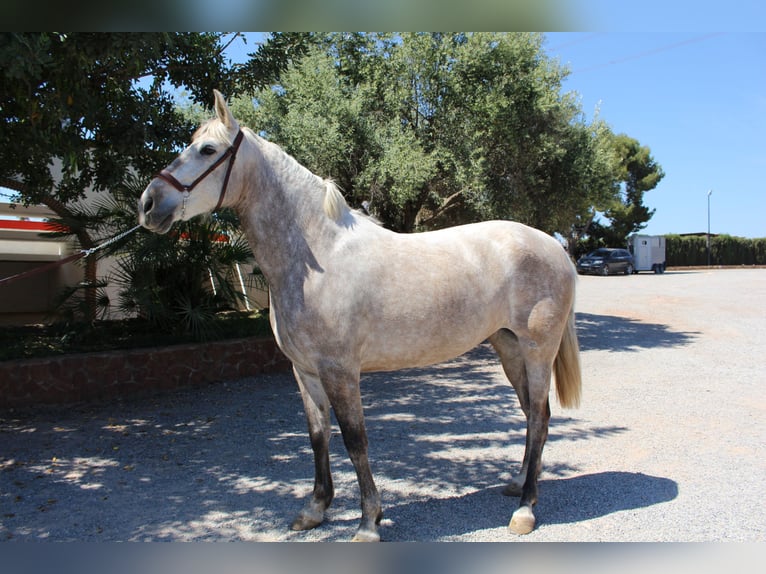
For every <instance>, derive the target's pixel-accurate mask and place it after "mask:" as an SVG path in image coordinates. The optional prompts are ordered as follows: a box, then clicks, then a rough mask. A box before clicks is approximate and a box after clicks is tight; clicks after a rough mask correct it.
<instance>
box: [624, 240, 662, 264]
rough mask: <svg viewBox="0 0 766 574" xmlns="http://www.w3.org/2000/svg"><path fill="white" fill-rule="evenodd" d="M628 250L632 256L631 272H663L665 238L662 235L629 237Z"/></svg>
mask: <svg viewBox="0 0 766 574" xmlns="http://www.w3.org/2000/svg"><path fill="white" fill-rule="evenodd" d="M628 250H629V251H630V252H631V253H632V254H633V270H634V272H635V273H638V272H639V271H654V272H655V273H664V272H665V237H664V236H662V235H631V236H630V237H628Z"/></svg>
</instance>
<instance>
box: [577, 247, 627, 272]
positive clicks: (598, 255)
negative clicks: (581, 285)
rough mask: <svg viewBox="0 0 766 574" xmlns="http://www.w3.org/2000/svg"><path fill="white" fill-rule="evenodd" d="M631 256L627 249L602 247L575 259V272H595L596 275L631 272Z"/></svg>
mask: <svg viewBox="0 0 766 574" xmlns="http://www.w3.org/2000/svg"><path fill="white" fill-rule="evenodd" d="M633 268H634V267H633V256H632V255H631V254H630V251H628V250H627V249H612V248H608V247H602V248H601V249H596V250H595V251H591V252H590V253H588V254H587V255H583V256H582V257H580V259H578V260H577V272H578V273H580V274H584V273H596V274H598V275H613V274H615V273H624V274H625V275H630V274H631V273H633Z"/></svg>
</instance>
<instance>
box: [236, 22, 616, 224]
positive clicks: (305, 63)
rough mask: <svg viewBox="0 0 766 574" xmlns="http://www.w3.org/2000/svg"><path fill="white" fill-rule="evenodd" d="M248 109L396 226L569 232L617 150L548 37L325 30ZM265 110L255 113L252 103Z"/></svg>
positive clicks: (597, 199)
mask: <svg viewBox="0 0 766 574" xmlns="http://www.w3.org/2000/svg"><path fill="white" fill-rule="evenodd" d="M314 40H315V43H316V45H315V46H314V47H313V48H312V49H311V50H310V51H309V52H308V54H307V55H306V56H305V57H304V58H302V59H301V60H299V61H296V62H293V64H292V65H291V66H290V67H289V68H288V69H287V71H285V72H284V73H283V74H282V75H281V76H280V81H279V82H277V83H275V84H273V85H271V86H268V87H264V88H263V89H260V90H258V91H256V92H254V93H252V94H248V95H247V96H246V97H244V98H243V99H242V100H240V101H239V102H237V103H236V104H235V105H236V107H237V112H238V114H239V115H240V117H242V116H244V117H245V118H246V123H249V124H250V125H252V126H253V127H255V128H256V129H257V130H259V131H261V133H262V134H263V135H265V136H266V137H267V138H269V139H271V140H273V141H275V142H277V143H279V144H281V145H282V146H284V147H285V148H286V150H287V151H288V152H289V153H291V154H293V155H294V156H296V158H297V159H298V160H299V161H301V162H302V163H304V164H305V165H307V166H308V167H309V168H310V169H312V170H313V171H315V172H316V173H318V174H320V175H323V176H325V177H332V178H334V179H335V180H336V181H337V182H338V184H339V185H340V187H341V188H342V189H343V191H344V193H345V194H346V196H347V198H348V199H349V200H350V201H351V203H353V204H356V205H361V204H362V203H363V202H366V204H369V205H370V206H371V209H372V210H373V211H374V213H375V214H376V215H377V216H378V217H379V218H380V219H381V220H382V221H383V222H384V223H385V224H386V225H388V226H389V227H391V228H393V229H396V230H400V231H414V230H418V229H431V228H436V227H443V226H446V225H452V224H456V223H466V222H470V221H476V220H480V219H487V218H508V219H515V220H518V221H522V222H524V223H528V224H530V225H533V226H535V227H538V228H540V229H543V230H545V231H548V232H550V233H553V232H559V233H561V234H562V235H563V236H569V235H570V233H571V231H572V228H573V225H574V224H575V222H576V221H577V219H578V218H580V219H588V217H589V216H588V214H589V213H590V210H592V209H593V208H594V206H595V207H596V208H597V209H598V210H600V211H602V210H604V209H606V208H607V207H608V206H609V205H611V204H612V202H613V200H614V198H615V197H616V195H617V193H618V190H619V184H618V180H617V178H618V177H619V176H618V173H617V172H618V160H617V157H618V154H617V151H616V150H615V149H614V146H613V145H612V143H613V137H612V134H611V132H610V130H609V128H608V126H606V124H605V123H604V122H603V121H601V120H599V119H597V120H594V121H592V122H590V123H588V122H586V120H585V118H584V115H583V114H582V111H581V109H580V107H579V103H578V100H577V97H576V94H572V93H564V92H563V91H562V82H563V80H564V78H565V77H566V74H567V70H566V69H565V68H563V67H561V66H560V65H559V64H558V63H557V62H555V61H553V60H551V59H550V58H548V57H547V56H546V55H545V54H544V52H543V50H542V47H541V45H542V36H541V35H539V34H522V33H514V34H504V33H474V34H460V33H454V34H443V33H406V34H397V35H394V34H361V33H355V34H348V33H346V34H327V35H317V36H315V37H314ZM253 101H255V105H253V104H252V103H251V102H253Z"/></svg>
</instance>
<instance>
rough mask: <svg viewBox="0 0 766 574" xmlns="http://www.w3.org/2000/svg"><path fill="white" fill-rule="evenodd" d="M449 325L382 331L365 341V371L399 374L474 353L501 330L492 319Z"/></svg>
mask: <svg viewBox="0 0 766 574" xmlns="http://www.w3.org/2000/svg"><path fill="white" fill-rule="evenodd" d="M474 319H475V317H474ZM449 323H450V322H448V323H444V322H436V323H429V322H418V324H416V325H407V321H402V322H400V323H398V324H395V325H392V326H390V327H389V328H388V329H380V330H378V332H377V333H376V334H374V335H370V336H368V337H367V338H366V340H365V342H364V345H363V348H362V353H361V359H362V361H361V362H362V365H361V366H362V371H367V372H369V371H396V370H399V369H407V368H413V367H425V366H428V365H433V364H436V363H441V362H443V361H447V360H449V359H452V358H454V357H457V356H459V355H462V354H463V353H466V352H468V351H470V350H471V349H473V348H474V347H476V346H477V345H478V344H480V343H481V342H482V341H484V340H485V339H486V338H487V337H489V336H490V335H492V334H493V333H494V332H495V331H497V329H498V328H499V327H498V326H496V325H494V321H493V320H490V319H487V320H484V321H481V322H478V321H477V322H475V324H473V325H469V324H466V323H465V322H463V323H462V324H461V325H456V324H449ZM408 327H409V328H408Z"/></svg>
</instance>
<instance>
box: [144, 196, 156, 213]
mask: <svg viewBox="0 0 766 574" xmlns="http://www.w3.org/2000/svg"><path fill="white" fill-rule="evenodd" d="M152 207H154V200H153V199H152V198H151V197H150V198H149V199H147V200H146V201H145V202H144V213H149V212H150V211H151V210H152Z"/></svg>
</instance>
